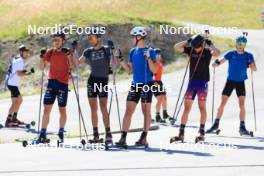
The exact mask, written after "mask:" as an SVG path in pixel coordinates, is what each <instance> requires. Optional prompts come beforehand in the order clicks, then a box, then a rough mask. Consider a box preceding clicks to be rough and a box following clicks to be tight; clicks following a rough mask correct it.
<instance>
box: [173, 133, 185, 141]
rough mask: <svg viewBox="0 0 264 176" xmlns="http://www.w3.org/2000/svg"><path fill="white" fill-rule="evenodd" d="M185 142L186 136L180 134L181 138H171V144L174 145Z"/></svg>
mask: <svg viewBox="0 0 264 176" xmlns="http://www.w3.org/2000/svg"><path fill="white" fill-rule="evenodd" d="M178 141H180V142H182V143H183V142H184V135H183V134H179V136H174V137H172V138H170V143H173V142H178Z"/></svg>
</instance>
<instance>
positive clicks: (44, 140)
mask: <svg viewBox="0 0 264 176" xmlns="http://www.w3.org/2000/svg"><path fill="white" fill-rule="evenodd" d="M39 144H50V139H47V136H46V134H40V135H39V138H38V139H34V140H33V141H31V143H30V145H39ZM28 145H29V143H28V141H26V140H24V141H22V146H23V147H27V146H28Z"/></svg>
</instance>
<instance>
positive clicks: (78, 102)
mask: <svg viewBox="0 0 264 176" xmlns="http://www.w3.org/2000/svg"><path fill="white" fill-rule="evenodd" d="M70 76H71V80H72V85H73V90H74V93H75V96H76V100H77V105H78V110H79V111H80V117H81V120H82V124H83V129H84V132H85V136H86V139H87V141H89V138H88V133H87V129H86V125H85V122H84V118H83V114H82V110H81V106H80V100H79V97H78V95H77V90H76V87H75V83H74V80H73V77H72V74H71V72H70Z"/></svg>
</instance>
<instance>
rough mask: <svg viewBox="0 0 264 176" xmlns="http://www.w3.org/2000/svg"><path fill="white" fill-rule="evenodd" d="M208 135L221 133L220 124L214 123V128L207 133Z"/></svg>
mask: <svg viewBox="0 0 264 176" xmlns="http://www.w3.org/2000/svg"><path fill="white" fill-rule="evenodd" d="M206 133H215V134H217V135H218V134H219V133H220V129H219V123H214V124H213V126H212V127H211V128H210V129H208V130H207V131H206Z"/></svg>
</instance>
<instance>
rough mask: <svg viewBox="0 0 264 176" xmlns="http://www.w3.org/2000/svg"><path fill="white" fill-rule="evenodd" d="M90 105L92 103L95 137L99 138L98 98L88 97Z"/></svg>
mask: <svg viewBox="0 0 264 176" xmlns="http://www.w3.org/2000/svg"><path fill="white" fill-rule="evenodd" d="M88 101H89V105H90V111H91V121H92V126H93V134H94V137H96V138H99V136H98V134H99V133H98V115H97V110H98V103H97V98H96V97H95V98H88Z"/></svg>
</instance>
